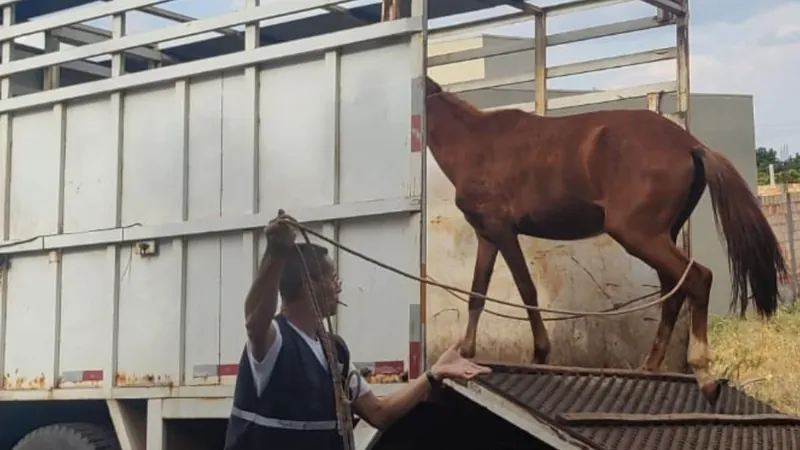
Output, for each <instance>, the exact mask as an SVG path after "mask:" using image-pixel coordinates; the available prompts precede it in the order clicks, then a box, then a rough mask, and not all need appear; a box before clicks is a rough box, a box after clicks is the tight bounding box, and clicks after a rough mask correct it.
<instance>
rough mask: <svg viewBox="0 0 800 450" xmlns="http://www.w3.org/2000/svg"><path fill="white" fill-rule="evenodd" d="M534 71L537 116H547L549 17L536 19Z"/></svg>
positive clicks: (539, 15)
mask: <svg viewBox="0 0 800 450" xmlns="http://www.w3.org/2000/svg"><path fill="white" fill-rule="evenodd" d="M534 24H535V25H534V26H535V27H536V28H535V30H534V45H535V47H534V50H533V52H534V53H533V57H534V71H535V75H536V88H535V89H536V92H535V94H536V115H538V116H544V115H547V15H545V14H544V13H541V14H537V15H536V18H535V19H534Z"/></svg>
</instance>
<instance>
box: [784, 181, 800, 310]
mask: <svg viewBox="0 0 800 450" xmlns="http://www.w3.org/2000/svg"><path fill="white" fill-rule="evenodd" d="M783 196H784V201H785V202H786V241H787V246H788V247H789V267H790V268H791V271H792V278H791V283H792V300H791V303H792V304H793V303H794V302H795V301H796V300H797V288H798V286H797V256H796V255H795V251H794V210H793V208H792V194H791V193H790V192H789V177H788V176H787V174H786V173H784V174H783Z"/></svg>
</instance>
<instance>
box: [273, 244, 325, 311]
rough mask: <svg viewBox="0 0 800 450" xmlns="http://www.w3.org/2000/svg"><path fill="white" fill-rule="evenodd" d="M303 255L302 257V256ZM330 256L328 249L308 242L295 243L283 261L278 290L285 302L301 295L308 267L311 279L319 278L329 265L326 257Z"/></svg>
mask: <svg viewBox="0 0 800 450" xmlns="http://www.w3.org/2000/svg"><path fill="white" fill-rule="evenodd" d="M301 256H302V258H301ZM326 256H328V249H327V248H325V247H323V246H321V245H318V244H309V243H307V242H303V243H298V244H295V246H294V249H293V250H292V251H290V252H289V254H288V255H286V260H285V262H284V263H283V272H282V273H281V281H280V284H279V286H278V290H279V292H280V294H281V299H283V301H284V302H290V301H293V300H295V299H297V298H298V297H300V295H301V293H302V289H303V281H305V280H306V268H305V267H304V266H303V263H304V262H305V265H306V266H307V267H308V273H309V274H310V275H311V279H312V280H315V279H318V278H319V277H320V276H321V275H322V273H321V271H323V270H325V268H326V267H327V266H328V263H327V262H326V260H325V257H326Z"/></svg>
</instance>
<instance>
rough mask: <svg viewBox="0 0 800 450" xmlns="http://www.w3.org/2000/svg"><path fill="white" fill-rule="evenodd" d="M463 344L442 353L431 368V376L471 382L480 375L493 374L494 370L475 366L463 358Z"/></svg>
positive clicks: (459, 343) (458, 343)
mask: <svg viewBox="0 0 800 450" xmlns="http://www.w3.org/2000/svg"><path fill="white" fill-rule="evenodd" d="M460 349H461V342H460V341H459V342H457V343H456V344H455V345H453V346H452V347H450V348H448V349H447V351H445V352H444V353H442V356H440V357H439V360H438V361H436V363H435V364H434V365H433V367H431V374H432V375H433V376H434V377H435V378H437V379H439V380H442V379H445V378H450V379H454V380H470V379H472V378H474V377H476V376H478V375H481V374H485V373H491V371H492V369H490V368H488V367H486V366H481V365H478V364H475V363H474V362H472V361H470V360H468V359H466V358H464V357H463V356H461V351H460Z"/></svg>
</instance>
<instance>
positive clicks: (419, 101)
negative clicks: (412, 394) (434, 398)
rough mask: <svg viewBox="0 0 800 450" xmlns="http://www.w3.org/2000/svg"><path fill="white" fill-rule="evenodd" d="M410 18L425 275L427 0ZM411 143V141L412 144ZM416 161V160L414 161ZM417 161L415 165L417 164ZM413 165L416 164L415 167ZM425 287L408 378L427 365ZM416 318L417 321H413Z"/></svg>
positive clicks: (413, 311) (412, 312)
mask: <svg viewBox="0 0 800 450" xmlns="http://www.w3.org/2000/svg"><path fill="white" fill-rule="evenodd" d="M411 17H419V18H420V19H421V20H422V30H421V31H420V32H419V33H417V34H415V35H414V36H412V37H411V46H412V48H413V49H414V50H413V51H412V52H411V54H412V55H413V56H412V58H414V60H413V61H412V63H413V64H414V68H413V72H412V73H413V77H414V78H413V81H412V92H411V109H412V111H411V123H410V125H411V126H410V128H411V133H412V143H413V142H414V141H417V144H418V146H417V148H416V149H415V148H414V147H413V146H412V148H411V150H412V154H413V153H416V154H418V158H417V159H412V161H413V162H414V163H413V164H412V169H411V170H412V174H411V179H412V180H413V179H415V177H419V178H418V181H417V182H416V183H412V184H415V185H417V188H418V189H419V191H418V192H419V195H420V201H421V204H420V214H419V224H420V235H419V276H420V277H421V278H423V279H424V278H426V277H427V265H426V262H427V249H428V240H427V227H428V214H427V208H428V200H427V176H428V162H427V161H428V148H427V128H426V126H427V120H426V117H427V116H426V109H425V99H426V97H425V80H426V77H427V75H428V0H411ZM412 145H413V144H412ZM417 160H418V161H419V162H418V163H417V162H416V161H417ZM417 164H418V165H417ZM415 166H416V167H415ZM427 307H428V286H427V285H426V284H425V283H420V284H419V306H418V307H415V306H414V304H413V303H412V304H411V305H410V308H409V331H410V332H409V352H408V353H409V356H408V359H409V361H408V364H409V367H408V377H409V379H413V378H417V377H419V376H420V375H421V374H422V371H423V370H424V369H425V368H426V367H427V346H426V326H427V314H428V309H427ZM415 319H416V320H415Z"/></svg>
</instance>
